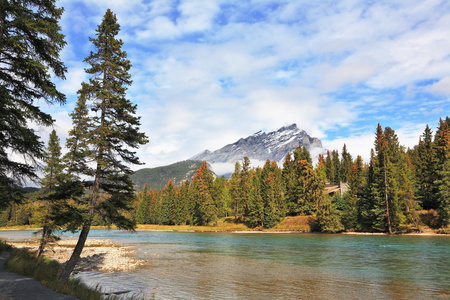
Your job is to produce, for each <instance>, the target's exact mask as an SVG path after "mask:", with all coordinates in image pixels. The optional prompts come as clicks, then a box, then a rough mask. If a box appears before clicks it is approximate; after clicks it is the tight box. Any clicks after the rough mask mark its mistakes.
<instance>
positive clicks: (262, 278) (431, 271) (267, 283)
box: [0, 230, 450, 299]
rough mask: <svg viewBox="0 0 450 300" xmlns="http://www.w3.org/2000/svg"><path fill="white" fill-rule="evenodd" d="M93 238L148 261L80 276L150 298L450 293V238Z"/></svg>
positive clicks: (116, 234)
mask: <svg viewBox="0 0 450 300" xmlns="http://www.w3.org/2000/svg"><path fill="white" fill-rule="evenodd" d="M23 234H25V233H23ZM28 234H29V233H28ZM15 235H16V236H17V235H20V234H19V233H16V234H15ZM0 236H4V234H2V233H1V232H0ZM89 237H90V238H104V239H110V240H111V241H113V242H116V243H121V244H125V245H132V246H135V247H136V256H137V257H138V258H140V259H144V260H147V261H148V264H147V265H146V266H145V267H143V268H140V269H138V270H135V271H132V272H121V273H101V272H83V273H80V274H78V275H77V277H80V278H81V279H82V280H83V281H84V282H86V283H87V284H89V285H91V286H99V287H101V288H102V289H103V290H105V291H118V290H123V291H125V290H130V291H132V292H134V293H135V295H139V296H142V297H145V298H147V299H148V298H150V299H152V298H155V299H429V298H440V299H442V298H446V299H447V298H450V267H449V266H450V237H448V236H386V235H381V236H380V235H377V236H374V235H325V234H265V233H261V234H255V233H250V234H247V233H194V232H162V231H138V232H136V233H129V232H123V231H117V230H92V231H91V233H90V235H89Z"/></svg>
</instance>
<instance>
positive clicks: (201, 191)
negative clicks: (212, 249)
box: [191, 161, 218, 225]
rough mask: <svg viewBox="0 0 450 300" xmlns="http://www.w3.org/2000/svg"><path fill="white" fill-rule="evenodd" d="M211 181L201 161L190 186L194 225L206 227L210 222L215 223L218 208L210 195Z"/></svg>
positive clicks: (206, 168) (210, 176)
mask: <svg viewBox="0 0 450 300" xmlns="http://www.w3.org/2000/svg"><path fill="white" fill-rule="evenodd" d="M213 181H214V178H213V175H212V173H211V172H210V171H209V169H208V166H207V164H206V161H203V163H202V165H201V167H200V168H199V169H198V170H197V171H196V172H195V174H194V179H193V180H192V184H191V187H192V189H191V190H192V191H191V193H192V194H191V195H192V197H193V199H192V200H193V202H194V212H193V224H194V225H208V224H209V223H210V222H217V214H218V208H217V206H216V201H215V199H213V196H212V195H211V190H212V186H213Z"/></svg>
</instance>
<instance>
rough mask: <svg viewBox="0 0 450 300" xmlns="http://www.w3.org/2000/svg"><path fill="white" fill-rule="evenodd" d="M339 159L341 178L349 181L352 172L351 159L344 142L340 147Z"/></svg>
mask: <svg viewBox="0 0 450 300" xmlns="http://www.w3.org/2000/svg"><path fill="white" fill-rule="evenodd" d="M341 156H342V159H341V178H340V180H341V181H343V182H349V181H350V177H351V172H352V163H353V159H352V156H351V154H350V153H348V152H347V146H346V145H345V144H344V147H343V148H342V154H341Z"/></svg>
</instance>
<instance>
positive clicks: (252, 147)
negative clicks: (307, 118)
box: [190, 124, 326, 175]
mask: <svg viewBox="0 0 450 300" xmlns="http://www.w3.org/2000/svg"><path fill="white" fill-rule="evenodd" d="M299 145H301V146H305V147H306V149H308V151H309V152H310V153H311V158H312V159H313V162H316V161H317V158H318V156H319V154H324V153H326V150H325V149H324V148H323V146H322V142H321V141H320V140H319V139H318V138H315V137H310V136H309V135H308V134H307V133H306V132H305V131H304V130H300V129H299V128H298V127H297V125H296V124H292V125H289V126H284V127H282V128H280V129H278V130H276V131H272V132H269V133H265V132H262V131H259V132H257V133H255V134H253V135H251V136H249V137H247V138H245V139H243V138H242V139H240V140H239V141H237V142H235V143H233V144H229V145H226V146H225V147H223V148H221V149H219V150H216V151H214V152H211V151H209V150H205V151H204V152H202V153H200V154H197V155H195V156H194V157H192V158H190V159H191V160H206V161H207V162H208V163H210V164H211V165H212V168H213V169H214V171H215V172H216V174H218V175H221V174H225V173H229V172H232V171H233V169H231V170H230V164H231V165H232V166H233V167H234V164H235V163H236V162H237V161H242V159H243V157H244V156H247V157H248V158H249V159H250V161H251V162H252V166H258V165H259V166H262V164H264V162H265V161H266V160H267V159H270V160H275V161H277V163H278V164H280V165H281V164H282V163H283V161H284V159H285V158H286V154H287V153H288V152H291V153H292V152H293V151H294V150H295V148H297V147H298V146H299ZM226 166H227V167H226ZM225 167H226V168H225ZM224 168H225V169H226V170H223V171H221V170H220V169H224Z"/></svg>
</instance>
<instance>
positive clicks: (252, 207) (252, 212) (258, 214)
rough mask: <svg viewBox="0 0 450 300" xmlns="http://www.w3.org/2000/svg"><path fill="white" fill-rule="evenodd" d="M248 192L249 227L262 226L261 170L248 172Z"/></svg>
mask: <svg viewBox="0 0 450 300" xmlns="http://www.w3.org/2000/svg"><path fill="white" fill-rule="evenodd" d="M249 179H250V191H249V195H248V218H247V223H248V225H249V227H251V228H255V227H258V226H261V227H263V226H264V201H263V199H262V197H261V183H260V181H261V169H259V171H258V172H257V171H255V170H254V169H251V170H250V171H249Z"/></svg>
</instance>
